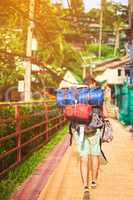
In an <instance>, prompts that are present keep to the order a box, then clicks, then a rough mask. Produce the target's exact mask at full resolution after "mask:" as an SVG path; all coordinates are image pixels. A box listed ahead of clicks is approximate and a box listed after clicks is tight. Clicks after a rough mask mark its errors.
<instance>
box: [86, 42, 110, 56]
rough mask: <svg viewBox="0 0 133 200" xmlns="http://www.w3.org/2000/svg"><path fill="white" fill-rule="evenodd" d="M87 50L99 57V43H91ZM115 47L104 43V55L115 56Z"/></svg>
mask: <svg viewBox="0 0 133 200" xmlns="http://www.w3.org/2000/svg"><path fill="white" fill-rule="evenodd" d="M86 50H87V51H88V52H89V53H90V54H93V55H95V56H96V57H98V50H99V44H89V45H87V46H86ZM113 53H114V49H113V47H112V46H109V45H106V44H102V57H104V58H109V57H113Z"/></svg>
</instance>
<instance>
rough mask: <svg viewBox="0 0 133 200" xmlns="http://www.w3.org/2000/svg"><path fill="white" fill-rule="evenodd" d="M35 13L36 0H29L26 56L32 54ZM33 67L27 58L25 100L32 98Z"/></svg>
mask: <svg viewBox="0 0 133 200" xmlns="http://www.w3.org/2000/svg"><path fill="white" fill-rule="evenodd" d="M34 13H35V0H30V1H29V24H28V32H27V44H26V56H28V57H31V56H32V38H33V29H34V22H33V21H32V19H34ZM31 69H32V63H31V60H27V61H26V64H25V77H24V100H25V102H28V101H30V99H31Z"/></svg>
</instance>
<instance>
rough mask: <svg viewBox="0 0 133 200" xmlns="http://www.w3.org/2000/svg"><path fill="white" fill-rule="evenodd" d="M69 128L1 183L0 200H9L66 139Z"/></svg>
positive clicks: (54, 137) (60, 132)
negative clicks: (50, 153)
mask: <svg viewBox="0 0 133 200" xmlns="http://www.w3.org/2000/svg"><path fill="white" fill-rule="evenodd" d="M67 129H68V127H67V126H65V127H64V128H63V129H61V130H60V131H58V132H56V134H55V135H54V136H53V137H52V139H51V140H50V141H49V143H48V144H47V145H44V146H43V147H42V148H41V149H40V150H38V151H36V152H35V153H33V154H32V156H31V157H29V158H28V159H27V160H25V161H24V162H23V163H21V164H20V165H19V166H17V167H16V168H15V169H14V170H12V171H11V172H10V173H9V175H8V177H6V178H5V179H4V180H2V181H1V182H0V200H9V199H10V197H11V194H12V193H13V192H14V191H15V190H16V188H17V187H18V186H19V185H20V184H21V183H22V182H23V181H24V180H25V179H26V178H27V177H28V176H29V175H31V173H32V172H33V171H34V170H35V168H36V167H37V165H38V164H39V163H40V162H41V161H42V160H44V159H45V158H46V156H47V155H48V153H49V152H50V151H51V150H52V149H53V148H54V147H55V146H56V145H57V144H58V143H59V142H60V141H61V140H62V139H63V138H64V136H65V135H66V133H67Z"/></svg>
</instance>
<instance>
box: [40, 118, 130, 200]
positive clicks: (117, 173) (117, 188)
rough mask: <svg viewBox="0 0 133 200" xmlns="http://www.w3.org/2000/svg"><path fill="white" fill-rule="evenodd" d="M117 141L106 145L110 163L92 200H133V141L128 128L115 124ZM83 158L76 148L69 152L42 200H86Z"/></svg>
mask: <svg viewBox="0 0 133 200" xmlns="http://www.w3.org/2000/svg"><path fill="white" fill-rule="evenodd" d="M112 124H113V127H114V141H113V142H112V143H110V144H104V151H105V152H106V155H107V157H108V160H109V163H108V164H106V165H105V164H104V163H102V162H101V167H100V174H99V179H98V186H97V189H95V190H91V200H132V199H133V139H132V138H131V133H129V132H128V131H127V130H126V128H125V127H124V126H122V125H121V124H119V122H117V121H115V120H112ZM82 192H83V191H82V183H81V178H80V173H79V158H78V156H77V153H76V149H75V145H73V147H72V148H69V149H68V150H67V152H66V153H65V155H64V157H63V158H62V160H61V162H60V163H59V165H58V167H57V168H56V170H55V172H54V174H53V175H52V176H51V177H50V179H49V181H48V183H47V185H46V187H45V188H44V190H43V191H42V193H41V195H40V197H39V199H38V200H82Z"/></svg>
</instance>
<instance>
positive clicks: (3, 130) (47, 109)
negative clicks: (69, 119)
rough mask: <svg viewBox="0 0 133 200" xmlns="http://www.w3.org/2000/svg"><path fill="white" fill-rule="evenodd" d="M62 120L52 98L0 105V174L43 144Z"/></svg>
mask: <svg viewBox="0 0 133 200" xmlns="http://www.w3.org/2000/svg"><path fill="white" fill-rule="evenodd" d="M24 110H25V111H24ZM65 122H66V120H65V118H64V115H63V112H62V110H60V109H59V108H57V107H56V104H55V101H49V102H32V103H5V104H0V176H1V177H2V176H4V175H5V174H6V173H7V172H9V171H10V170H11V169H13V168H14V167H15V166H16V165H17V164H19V163H20V162H21V161H23V160H24V159H25V158H26V157H27V156H28V155H29V154H31V153H32V152H33V151H35V150H36V149H38V148H40V147H41V146H42V145H45V144H46V143H47V142H48V141H49V140H50V138H51V137H52V136H53V134H54V133H55V132H56V131H57V130H58V129H59V128H61V127H63V126H64V124H65Z"/></svg>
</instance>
